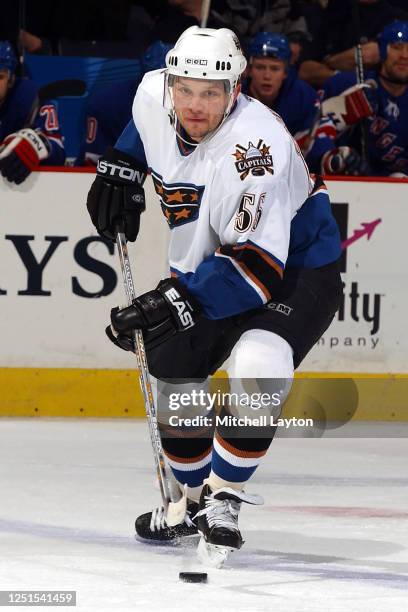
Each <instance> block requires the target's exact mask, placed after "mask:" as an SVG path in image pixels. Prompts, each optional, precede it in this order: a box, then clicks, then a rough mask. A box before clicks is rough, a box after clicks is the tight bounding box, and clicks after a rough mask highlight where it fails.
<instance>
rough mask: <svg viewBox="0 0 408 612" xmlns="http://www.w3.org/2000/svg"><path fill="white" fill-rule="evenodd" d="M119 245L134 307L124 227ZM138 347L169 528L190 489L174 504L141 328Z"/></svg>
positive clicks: (182, 513)
mask: <svg viewBox="0 0 408 612" xmlns="http://www.w3.org/2000/svg"><path fill="white" fill-rule="evenodd" d="M116 246H117V248H118V253H119V260H120V267H121V270H122V275H123V285H124V288H125V293H126V297H127V303H128V306H131V304H132V302H133V300H134V299H135V298H136V292H135V286H134V283H133V276H132V270H131V267H130V261H129V254H128V249H127V244H126V238H125V235H124V233H123V231H122V228H120V227H118V228H117V234H116ZM133 340H134V344H135V352H136V359H137V365H138V368H139V382H140V388H141V390H142V393H143V398H144V403H145V409H146V416H147V422H148V425H149V433H150V441H151V443H152V449H153V456H154V461H155V464H156V471H157V477H158V481H159V486H160V493H161V496H162V500H163V506H164V508H165V511H166V521H167V524H168V525H169V526H172V525H177V524H178V523H181V522H182V521H183V520H184V517H185V514H186V508H187V499H186V489H185V491H184V494H183V495H182V496H181V498H180V499H179V500H178V501H177V502H174V501H172V500H171V495H170V485H169V477H168V475H167V470H166V464H165V460H164V453H163V447H162V443H161V438H160V432H159V425H158V421H157V411H156V407H155V405H154V398H153V393H152V386H151V382H150V375H149V370H148V366H147V359H146V350H145V346H144V342H143V335H142V332H141V330H140V329H136V330H135V331H134V337H133Z"/></svg>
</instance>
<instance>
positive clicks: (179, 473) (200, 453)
mask: <svg viewBox="0 0 408 612" xmlns="http://www.w3.org/2000/svg"><path fill="white" fill-rule="evenodd" d="M181 435H183V437H181ZM203 435H205V436H206V437H203ZM212 435H213V432H212V430H211V431H204V432H203V430H202V428H201V429H200V430H199V431H194V428H190V430H189V432H188V434H186V432H185V431H184V432H180V437H179V436H177V435H174V434H173V435H172V436H171V437H169V436H168V435H166V436H163V434H162V444H163V450H164V453H165V455H166V458H167V461H168V463H169V465H170V467H171V470H172V472H173V474H174V477H175V478H176V480H177V482H179V483H180V484H181V485H184V484H187V485H188V497H189V499H192V500H194V501H198V500H199V498H200V494H201V489H202V485H203V480H204V479H205V478H207V476H208V475H209V473H210V469H211V457H212V443H213V439H212Z"/></svg>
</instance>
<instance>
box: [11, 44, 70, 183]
mask: <svg viewBox="0 0 408 612" xmlns="http://www.w3.org/2000/svg"><path fill="white" fill-rule="evenodd" d="M16 67H17V60H16V57H15V54H14V51H13V49H12V47H11V45H10V43H8V42H7V41H3V42H0V171H1V174H2V175H3V176H4V178H6V179H7V180H8V181H10V182H11V183H16V184H17V185H18V184H20V183H22V182H23V181H24V180H25V179H26V178H27V177H28V175H29V174H30V173H31V171H32V170H33V169H34V168H35V167H37V166H38V165H39V164H46V165H53V166H60V165H64V162H65V151H64V145H63V141H62V137H61V134H60V127H59V122H58V115H57V109H56V108H55V105H54V104H52V103H51V102H47V103H45V104H42V105H41V106H40V105H39V103H38V98H37V94H38V87H37V85H35V83H34V82H33V81H31V80H29V79H19V78H16V76H15V70H16Z"/></svg>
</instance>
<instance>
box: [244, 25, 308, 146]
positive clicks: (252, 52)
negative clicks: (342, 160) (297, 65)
mask: <svg viewBox="0 0 408 612" xmlns="http://www.w3.org/2000/svg"><path fill="white" fill-rule="evenodd" d="M290 57H291V50H290V46H289V40H288V39H287V38H286V36H285V35H283V34H276V33H272V32H260V33H259V34H257V35H256V36H255V37H254V38H253V39H252V41H251V43H250V45H249V73H248V80H247V81H246V82H245V83H244V84H243V92H244V93H247V94H248V95H250V96H252V97H253V98H256V99H257V100H260V101H261V102H263V103H264V104H266V106H269V108H271V109H273V110H274V111H276V112H277V113H278V114H279V115H280V116H281V117H282V119H283V120H284V122H285V124H286V127H287V128H288V130H289V131H290V133H291V134H292V136H294V138H295V139H296V141H297V142H298V144H299V146H301V147H302V140H303V138H304V136H305V135H306V134H309V132H310V130H311V128H312V126H313V123H314V121H315V119H316V114H317V111H318V108H319V104H320V102H319V98H318V96H317V94H316V91H315V90H314V89H313V87H311V86H310V85H309V84H308V83H306V82H305V81H302V80H301V79H299V78H298V76H297V72H296V70H295V69H294V68H291V67H290V65H289V61H290Z"/></svg>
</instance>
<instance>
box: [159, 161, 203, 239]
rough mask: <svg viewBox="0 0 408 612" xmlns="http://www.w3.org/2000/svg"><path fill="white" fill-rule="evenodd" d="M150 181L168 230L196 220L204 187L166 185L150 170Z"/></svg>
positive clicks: (177, 184) (178, 184) (180, 184)
mask: <svg viewBox="0 0 408 612" xmlns="http://www.w3.org/2000/svg"><path fill="white" fill-rule="evenodd" d="M152 179H153V184H154V188H155V190H156V193H157V195H158V196H159V198H160V205H161V208H162V211H163V214H164V216H165V217H166V220H167V223H168V225H169V227H170V229H173V228H174V227H178V226H179V225H184V223H191V221H195V220H196V219H197V217H198V214H199V212H200V204H201V200H202V197H203V193H204V189H205V188H204V186H197V185H188V184H182V183H174V184H171V185H167V184H166V183H164V182H163V179H162V177H161V176H160V175H159V174H157V172H154V170H152Z"/></svg>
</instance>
